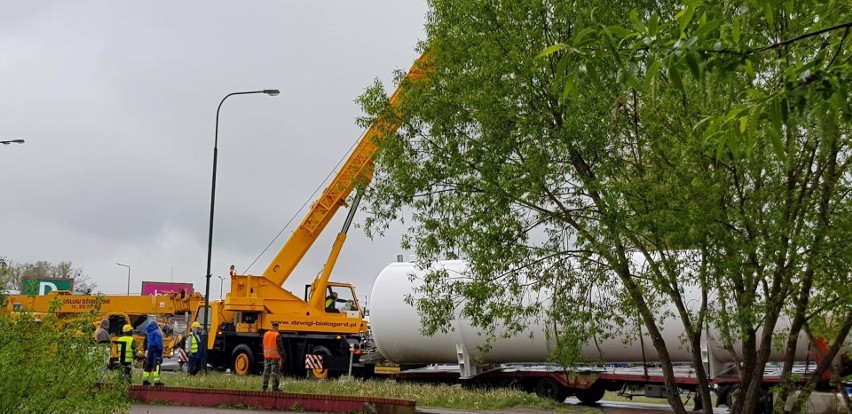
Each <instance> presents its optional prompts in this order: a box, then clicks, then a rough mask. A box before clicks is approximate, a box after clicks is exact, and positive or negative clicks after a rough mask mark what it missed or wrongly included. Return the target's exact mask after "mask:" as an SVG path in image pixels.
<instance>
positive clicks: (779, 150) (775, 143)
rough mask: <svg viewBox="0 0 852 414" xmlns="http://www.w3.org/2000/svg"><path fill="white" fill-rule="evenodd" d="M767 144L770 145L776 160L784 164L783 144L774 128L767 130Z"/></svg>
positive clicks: (779, 134)
mask: <svg viewBox="0 0 852 414" xmlns="http://www.w3.org/2000/svg"><path fill="white" fill-rule="evenodd" d="M769 142H771V143H772V150H773V151H774V152H775V155H776V156H777V157H778V159H780V160H782V161H784V162H786V160H787V155H786V153H785V151H784V143H783V142H782V140H781V133H780V132H779V131H776V130H775V129H774V128H772V129H770V130H769Z"/></svg>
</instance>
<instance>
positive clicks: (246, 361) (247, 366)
mask: <svg viewBox="0 0 852 414" xmlns="http://www.w3.org/2000/svg"><path fill="white" fill-rule="evenodd" d="M231 361H232V362H231V372H233V373H234V374H235V375H240V376H243V375H249V374H251V373H252V367H254V353H253V352H252V351H251V348H249V347H248V345H238V346H237V347H236V348H234V350H233V352H231Z"/></svg>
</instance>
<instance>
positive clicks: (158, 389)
mask: <svg viewBox="0 0 852 414" xmlns="http://www.w3.org/2000/svg"><path fill="white" fill-rule="evenodd" d="M129 394H130V398H132V399H133V400H135V401H139V402H145V403H155V404H156V403H163V402H166V403H173V404H176V405H185V406H196V407H221V406H226V407H228V406H231V407H232V406H248V407H252V408H262V409H267V410H269V409H274V410H288V411H322V412H328V413H349V412H355V411H361V412H367V413H376V414H414V410H415V404H414V401H411V400H398V399H392V398H379V397H353V396H346V395H326V394H297V393H292V392H280V391H279V392H275V391H239V390H222V389H212V388H188V387H163V386H142V385H132V386H131V387H130V392H129Z"/></svg>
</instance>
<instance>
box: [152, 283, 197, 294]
mask: <svg viewBox="0 0 852 414" xmlns="http://www.w3.org/2000/svg"><path fill="white" fill-rule="evenodd" d="M181 289H183V291H184V292H186V296H189V295H191V294H192V292H194V291H193V290H192V283H179V282H147V281H146V282H142V296H156V295H166V294H169V293H180V291H181Z"/></svg>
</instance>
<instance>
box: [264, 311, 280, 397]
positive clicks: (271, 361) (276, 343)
mask: <svg viewBox="0 0 852 414" xmlns="http://www.w3.org/2000/svg"><path fill="white" fill-rule="evenodd" d="M284 357H285V353H284V338H283V337H282V336H281V335H280V334H279V333H278V322H272V329H270V330H268V331H266V333H265V334H263V385H262V386H261V390H262V391H266V388H267V386H268V385H269V376H270V375H271V376H272V391H281V388H279V382H278V377H279V376H280V375H281V361H282V360H284Z"/></svg>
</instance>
